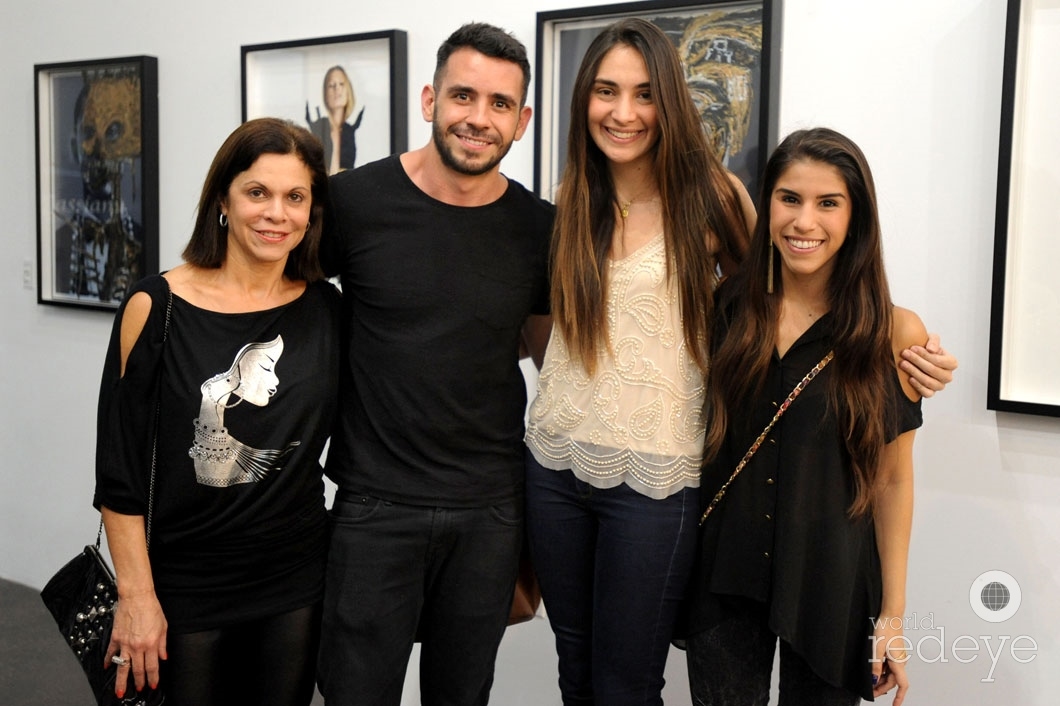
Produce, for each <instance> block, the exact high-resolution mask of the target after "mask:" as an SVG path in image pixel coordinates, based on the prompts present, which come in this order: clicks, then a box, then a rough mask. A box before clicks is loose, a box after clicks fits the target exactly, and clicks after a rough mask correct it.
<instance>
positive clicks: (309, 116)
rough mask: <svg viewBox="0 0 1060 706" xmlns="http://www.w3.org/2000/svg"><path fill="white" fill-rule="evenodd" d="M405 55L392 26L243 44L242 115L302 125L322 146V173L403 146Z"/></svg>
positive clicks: (402, 40) (403, 41) (403, 44)
mask: <svg viewBox="0 0 1060 706" xmlns="http://www.w3.org/2000/svg"><path fill="white" fill-rule="evenodd" d="M407 61H408V48H407V39H406V34H405V32H404V31H402V30H398V29H391V30H384V31H381V32H366V33H362V34H348V35H343V36H338V37H321V38H317V39H299V40H293V41H285V42H277V43H273V44H254V45H248V46H244V47H242V77H243V120H244V121H246V120H250V119H251V118H262V117H273V118H284V119H287V120H290V121H292V122H294V123H295V124H298V125H302V126H303V127H306V128H307V129H309V130H310V131H311V132H312V133H313V134H314V135H316V136H317V137H318V138H319V139H320V141H321V143H323V145H324V161H325V163H326V164H327V168H328V174H335V173H337V172H340V171H343V170H345V169H353V168H354V167H359V166H361V165H362V164H367V163H368V162H373V161H375V160H377V159H382V158H383V157H386V156H389V155H391V154H395V153H398V152H404V151H405V150H406V149H407V148H408V123H407V121H408V69H407Z"/></svg>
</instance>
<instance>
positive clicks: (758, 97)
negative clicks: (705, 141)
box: [534, 0, 780, 199]
mask: <svg viewBox="0 0 1060 706" xmlns="http://www.w3.org/2000/svg"><path fill="white" fill-rule="evenodd" d="M625 17H640V18H643V19H645V20H648V21H649V22H651V23H652V24H655V25H656V26H658V27H659V28H660V29H662V30H663V31H664V32H665V33H666V35H667V36H668V37H669V38H670V40H671V41H672V42H673V44H674V46H675V47H676V48H677V53H678V55H679V56H680V57H681V60H682V61H683V62H684V65H685V78H686V80H687V83H688V88H689V90H690V91H691V92H692V99H693V101H694V102H695V104H696V107H697V108H698V109H699V112H700V116H701V117H702V119H703V126H704V128H705V129H706V131H707V134H708V137H709V138H710V139H711V140H712V142H713V144H714V146H715V149H716V150H717V153H718V156H719V157H720V158H721V161H722V163H723V164H724V165H725V166H726V167H728V168H729V170H730V171H732V172H733V173H734V174H736V175H737V176H738V177H740V179H741V180H742V181H743V182H744V184H745V185H746V186H747V189H748V191H749V192H750V194H751V195H752V197H754V196H756V195H757V192H758V180H759V177H760V175H761V173H762V170H763V169H764V168H765V163H766V159H767V158H768V156H769V150H770V149H772V147H773V146H774V145H775V144H776V138H777V136H776V131H777V116H776V105H777V96H778V86H779V55H780V0H743V1H736V2H733V1H732V0H728V1H722V0H650V1H649V2H631V3H623V4H618V5H602V6H599V7H581V8H575V9H570V10H555V11H550V12H539V13H538V14H537V89H536V95H535V99H536V108H537V119H536V120H535V123H534V124H535V128H534V129H535V133H534V137H535V140H534V142H535V149H536V151H537V159H536V161H535V164H534V188H535V190H536V191H537V193H538V194H539V195H540V196H541V197H543V198H546V199H552V198H553V197H554V194H555V189H556V187H557V185H558V184H559V181H560V179H561V178H562V175H563V165H564V163H565V162H566V152H567V132H568V127H569V124H570V101H571V92H572V89H573V86H574V80H575V77H576V75H577V72H578V66H579V65H580V64H581V60H582V57H583V56H584V55H585V52H586V50H587V49H588V47H589V44H590V43H591V42H592V40H593V39H594V38H595V37H596V35H597V34H599V33H600V31H601V30H602V29H603V28H604V27H605V26H606V25H608V24H610V23H612V22H614V21H615V20H619V19H622V18H625Z"/></svg>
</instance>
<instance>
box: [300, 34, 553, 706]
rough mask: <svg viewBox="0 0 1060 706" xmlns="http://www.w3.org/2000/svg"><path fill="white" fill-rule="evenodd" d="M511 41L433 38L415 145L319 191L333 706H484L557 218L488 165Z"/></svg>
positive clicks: (327, 670)
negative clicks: (341, 343)
mask: <svg viewBox="0 0 1060 706" xmlns="http://www.w3.org/2000/svg"><path fill="white" fill-rule="evenodd" d="M529 80H530V68H529V62H528V61H527V58H526V50H525V48H524V47H523V45H522V44H520V43H519V42H518V41H517V40H515V39H514V38H513V37H512V36H511V35H509V34H508V33H506V32H504V31H503V30H500V29H498V28H496V27H492V26H490V25H484V24H470V25H465V26H464V27H461V28H460V29H459V30H457V31H456V32H455V33H454V34H453V35H452V36H450V37H449V39H448V40H447V41H446V42H445V43H443V44H442V46H441V48H440V49H439V51H438V62H437V66H436V70H435V75H434V81H433V84H432V85H428V86H425V87H424V89H423V92H422V95H421V105H422V111H423V117H424V119H425V120H427V121H429V122H431V123H433V129H432V137H431V140H430V141H429V142H428V144H427V145H426V146H424V147H422V148H420V149H418V150H414V151H411V152H407V153H404V154H402V155H399V156H393V157H390V158H387V159H384V160H380V161H378V162H375V163H373V164H369V165H366V166H364V167H361V168H359V169H356V170H353V171H348V172H343V173H341V174H339V175H336V176H335V177H332V180H331V198H332V208H331V209H330V212H331V213H330V218H331V221H330V222H329V223H328V224H327V226H326V228H325V238H324V242H323V245H322V248H323V252H322V259H323V260H324V263H325V269H326V270H327V271H328V272H329V273H330V274H339V275H340V276H341V278H342V289H343V300H344V309H345V319H346V326H347V330H346V338H345V344H346V349H345V351H344V368H343V377H342V381H341V394H340V400H341V410H340V419H339V425H338V427H337V428H336V430H335V433H334V434H333V436H332V441H331V448H330V451H329V453H328V461H327V467H326V472H327V474H328V476H329V477H330V478H331V479H332V480H334V481H335V482H336V483H337V484H338V488H339V489H338V493H337V495H336V499H335V505H334V509H333V511H332V515H333V536H332V540H331V546H330V549H329V558H328V577H327V584H326V589H325V599H324V617H323V634H322V640H321V648H320V666H319V683H320V688H321V692H322V693H323V694H324V697H325V700H326V701H327V703H328V704H329V706H333V705H335V704H338V705H340V706H341V705H343V704H355V703H356V704H358V705H363V704H390V705H393V706H397V705H398V704H399V703H400V701H401V690H402V686H403V683H404V677H405V671H406V666H407V662H408V658H409V654H410V651H411V649H412V644H413V641H414V640H415V639H419V640H420V641H421V642H422V651H421V657H420V683H421V691H422V693H423V694H424V695H425V698H424V702H425V703H427V702H429V703H432V704H452V705H453V706H457V705H459V706H470V705H472V704H485V703H487V701H488V699H489V690H490V686H491V684H492V681H493V666H494V661H495V658H496V653H497V648H498V646H499V645H500V640H501V637H502V636H503V634H504V628H505V624H506V622H507V616H508V612H509V608H510V606H511V598H512V590H513V586H514V582H515V574H516V566H517V563H518V556H519V550H520V548H521V546H522V541H523V463H524V456H523V454H524V451H523V443H522V437H523V413H524V410H525V407H526V388H525V383H524V381H523V378H522V374H521V371H520V369H519V365H518V357H519V350H520V347H521V346H523V347H525V348H526V349H528V350H530V351H532V352H534V353H535V359H536V360H537V362H538V363H540V356H541V355H543V352H544V350H543V349H544V342H545V341H547V336H548V330H549V326H548V321H549V320H548V317H547V314H548V294H549V292H548V277H547V268H548V242H549V236H550V233H551V227H552V218H553V209H552V207H551V206H550V205H549V204H547V203H546V202H544V201H542V200H541V199H538V198H537V197H536V196H534V195H533V194H531V193H530V192H528V191H527V190H526V189H525V188H523V187H522V186H521V185H519V184H517V183H516V182H513V181H510V180H509V179H507V178H506V177H505V176H504V175H502V174H501V172H500V166H499V165H500V161H501V158H502V157H504V155H505V154H506V153H507V151H508V149H509V148H510V147H511V145H512V143H513V142H514V141H515V140H518V139H520V138H521V137H522V135H523V133H524V132H525V130H526V127H527V124H528V122H529V120H530V113H531V111H530V108H529V107H528V106H526V105H525V102H526V94H527V87H528V84H529Z"/></svg>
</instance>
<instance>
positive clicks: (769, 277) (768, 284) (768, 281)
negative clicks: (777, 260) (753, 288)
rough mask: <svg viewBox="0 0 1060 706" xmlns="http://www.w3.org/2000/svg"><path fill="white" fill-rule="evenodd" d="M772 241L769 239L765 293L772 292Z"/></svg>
mask: <svg viewBox="0 0 1060 706" xmlns="http://www.w3.org/2000/svg"><path fill="white" fill-rule="evenodd" d="M775 249H776V248H774V247H773V241H772V240H771V241H769V274H768V275H766V294H772V293H773V250H775Z"/></svg>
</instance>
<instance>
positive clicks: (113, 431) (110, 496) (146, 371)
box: [93, 275, 169, 515]
mask: <svg viewBox="0 0 1060 706" xmlns="http://www.w3.org/2000/svg"><path fill="white" fill-rule="evenodd" d="M145 297H146V299H145ZM168 298H169V285H168V283H167V282H166V280H165V278H164V277H162V276H161V275H152V276H150V277H147V278H145V279H143V280H141V281H140V282H138V283H137V284H136V285H135V286H134V287H133V289H132V291H131V292H130V294H129V296H128V297H127V298H126V299H125V301H124V302H123V303H122V305H121V306H120V307H119V308H118V312H117V314H116V315H115V317H114V325H113V327H112V329H111V335H110V344H109V346H108V348H107V355H106V358H105V359H104V362H103V375H102V379H101V381H100V387H99V405H98V407H97V410H96V489H95V494H94V497H93V505H95V506H96V507H97V508H100V507H107V508H109V509H111V510H113V511H115V512H118V513H121V514H125V515H143V514H145V512H146V509H147V488H148V479H149V475H150V470H151V450H152V446H153V441H154V432H155V417H156V415H155V410H156V409H157V404H158V381H159V377H160V375H161V372H162V340H163V337H164V335H165V326H166V307H167V302H168ZM126 316H128V320H126ZM137 329H139V331H138V332H137Z"/></svg>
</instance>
